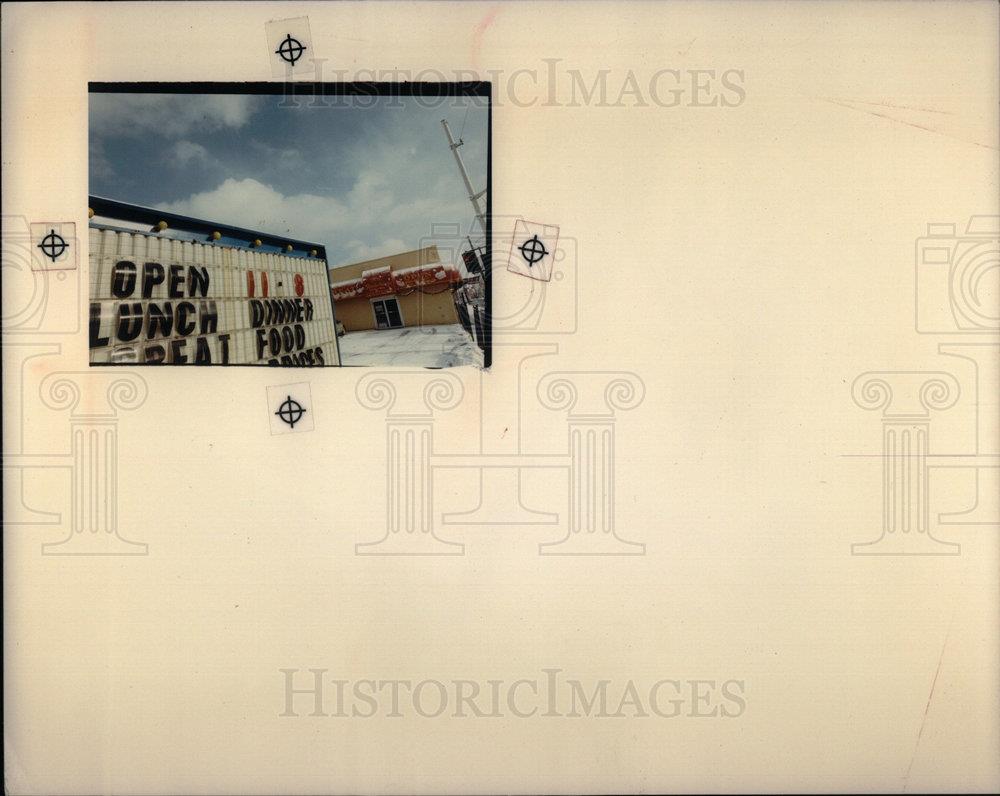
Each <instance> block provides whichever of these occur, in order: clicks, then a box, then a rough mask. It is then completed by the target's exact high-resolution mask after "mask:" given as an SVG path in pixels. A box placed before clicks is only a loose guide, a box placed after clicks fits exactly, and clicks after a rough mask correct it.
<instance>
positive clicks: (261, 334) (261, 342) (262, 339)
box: [257, 329, 267, 359]
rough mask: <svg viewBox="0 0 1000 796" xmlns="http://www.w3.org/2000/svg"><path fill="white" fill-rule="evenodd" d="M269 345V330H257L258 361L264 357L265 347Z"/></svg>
mask: <svg viewBox="0 0 1000 796" xmlns="http://www.w3.org/2000/svg"><path fill="white" fill-rule="evenodd" d="M266 343H267V330H266V329H258V330H257V359H260V358H261V357H263V356H264V346H265V344H266Z"/></svg>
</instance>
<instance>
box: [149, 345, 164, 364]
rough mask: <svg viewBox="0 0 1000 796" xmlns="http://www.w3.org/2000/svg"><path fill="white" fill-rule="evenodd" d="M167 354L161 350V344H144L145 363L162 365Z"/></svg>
mask: <svg viewBox="0 0 1000 796" xmlns="http://www.w3.org/2000/svg"><path fill="white" fill-rule="evenodd" d="M166 356H167V352H166V351H164V350H163V346H161V345H148V346H146V364H147V365H162V364H163V360H164V358H165V357H166Z"/></svg>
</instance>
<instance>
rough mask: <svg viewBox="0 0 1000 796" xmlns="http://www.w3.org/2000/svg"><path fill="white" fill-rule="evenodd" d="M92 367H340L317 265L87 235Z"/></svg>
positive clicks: (124, 236)
mask: <svg viewBox="0 0 1000 796" xmlns="http://www.w3.org/2000/svg"><path fill="white" fill-rule="evenodd" d="M89 337H90V361H91V364H100V363H118V362H134V363H145V364H171V365H312V366H322V365H339V364H340V362H339V359H338V351H337V337H336V329H335V327H334V319H333V306H332V303H331V301H330V288H329V282H328V279H327V265H326V261H325V260H324V259H320V258H316V257H292V256H286V255H283V254H275V253H263V252H255V251H252V250H250V249H246V248H240V247H236V246H227V245H220V244H218V243H201V242H198V241H190V240H176V239H171V238H168V237H163V236H160V235H156V234H146V233H142V232H127V231H120V230H113V229H102V228H97V227H91V229H90V332H89Z"/></svg>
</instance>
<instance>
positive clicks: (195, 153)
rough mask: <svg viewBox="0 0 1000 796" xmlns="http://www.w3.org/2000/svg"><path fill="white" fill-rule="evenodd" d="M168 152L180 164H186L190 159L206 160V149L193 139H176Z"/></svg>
mask: <svg viewBox="0 0 1000 796" xmlns="http://www.w3.org/2000/svg"><path fill="white" fill-rule="evenodd" d="M170 152H171V155H173V157H174V159H175V160H176V161H177V162H178V163H180V164H181V165H182V166H186V165H187V164H188V163H189V162H190V161H192V160H197V161H202V162H207V161H208V150H207V149H205V147H203V146H202V145H201V144H196V143H194V142H193V141H186V140H184V141H178V142H177V143H176V144H174V145H173V146H172V147H171V148H170Z"/></svg>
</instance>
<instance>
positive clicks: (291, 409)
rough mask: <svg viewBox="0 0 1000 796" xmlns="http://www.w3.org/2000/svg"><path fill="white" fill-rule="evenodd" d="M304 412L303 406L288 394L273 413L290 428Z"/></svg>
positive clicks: (293, 426)
mask: <svg viewBox="0 0 1000 796" xmlns="http://www.w3.org/2000/svg"><path fill="white" fill-rule="evenodd" d="M305 413H306V409H305V407H304V406H302V404H300V403H299V402H298V401H295V400H293V399H292V396H290V395H288V396H286V397H285V400H284V401H282V403H281V406H279V407H278V411H277V412H275V414H276V415H277V416H278V417H280V418H281V421H282V422H283V423H288V425H289V426H290V427H292V428H295V424H296V423H298V422H299V421H300V420H301V419H302V415H304V414H305Z"/></svg>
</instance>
